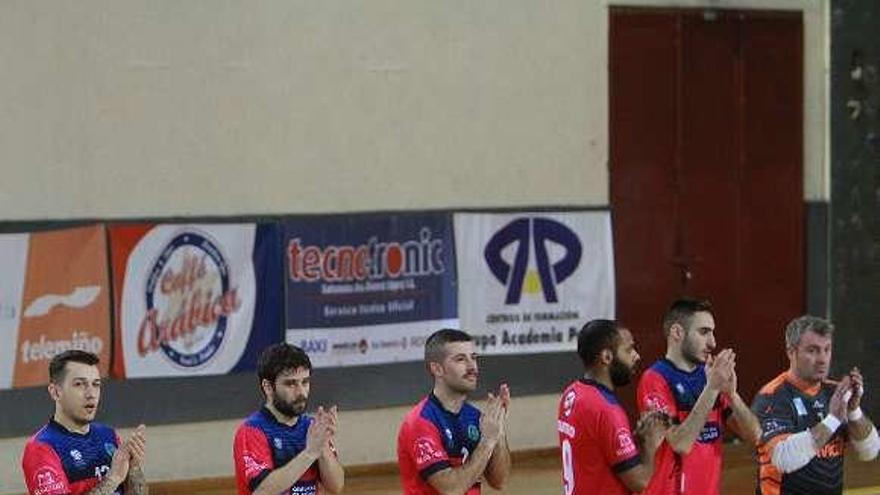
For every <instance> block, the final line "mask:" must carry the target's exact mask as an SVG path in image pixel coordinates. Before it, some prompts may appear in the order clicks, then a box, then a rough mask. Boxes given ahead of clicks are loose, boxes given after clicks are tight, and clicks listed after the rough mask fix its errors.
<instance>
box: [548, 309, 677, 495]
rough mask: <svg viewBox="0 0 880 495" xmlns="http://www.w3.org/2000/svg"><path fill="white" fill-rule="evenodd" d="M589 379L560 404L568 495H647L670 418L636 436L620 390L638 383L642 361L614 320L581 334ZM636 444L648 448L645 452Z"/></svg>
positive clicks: (651, 422) (648, 419)
mask: <svg viewBox="0 0 880 495" xmlns="http://www.w3.org/2000/svg"><path fill="white" fill-rule="evenodd" d="M577 352H578V356H580V358H581V362H583V364H584V376H583V378H581V379H580V380H577V381H575V382H573V383H571V384H570V385H569V386H568V387H566V389H565V391H563V393H562V398H561V399H560V401H559V413H558V417H557V429H558V430H559V444H560V447H561V451H562V482H563V486H564V493H565V495H593V494H595V495H626V494H629V493H632V492H638V491H641V490H643V489H644V488H645V487H646V486H647V485H648V482H649V480H650V479H651V475H652V473H653V471H654V452H655V451H656V450H657V446H658V445H659V444H660V442H661V441H662V439H663V433H664V431H665V429H666V426H667V425H666V422H665V416H663V415H661V414H654V413H649V414H647V415H645V416H644V417H643V418H642V419H640V420H639V424H638V425H637V427H636V436H635V437H634V436H633V432H632V430H631V429H630V424H629V419H628V418H627V415H626V411H624V409H623V407H622V406H621V405H620V403H619V402H618V400H617V396H616V395H615V389H616V388H618V387H622V386H624V385H627V384H628V383H630V382H631V381H632V378H633V373H634V371H635V368H636V366H637V363H638V361H639V359H640V358H639V353H638V352H637V351H636V349H635V342H634V341H633V338H632V334H631V333H630V332H629V330H627V329H626V328H622V327H619V326H618V324H617V323H616V322H614V321H611V320H593V321H590V322H589V323H587V324H586V325H584V326H583V328H581V331H580V333H578V348H577ZM636 439H638V441H639V442H640V443H641V444H642V450H641V452H640V450H639V447H638V445H637V442H636Z"/></svg>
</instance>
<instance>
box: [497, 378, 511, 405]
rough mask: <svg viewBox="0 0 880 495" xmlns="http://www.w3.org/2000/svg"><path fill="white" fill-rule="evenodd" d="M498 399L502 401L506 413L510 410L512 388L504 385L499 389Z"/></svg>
mask: <svg viewBox="0 0 880 495" xmlns="http://www.w3.org/2000/svg"><path fill="white" fill-rule="evenodd" d="M498 398H499V399H500V400H501V407H503V408H504V411H505V412H508V411H509V410H510V387H508V386H507V384H506V383H502V384H501V385H500V386H499V387H498Z"/></svg>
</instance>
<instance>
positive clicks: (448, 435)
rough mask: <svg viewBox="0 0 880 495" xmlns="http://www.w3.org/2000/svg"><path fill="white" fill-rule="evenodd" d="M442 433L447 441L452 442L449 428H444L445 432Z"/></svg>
mask: <svg viewBox="0 0 880 495" xmlns="http://www.w3.org/2000/svg"><path fill="white" fill-rule="evenodd" d="M443 433H445V434H446V438H447V439H449V441H450V442H451V441H452V430H450V429H449V428H446V430H444V431H443Z"/></svg>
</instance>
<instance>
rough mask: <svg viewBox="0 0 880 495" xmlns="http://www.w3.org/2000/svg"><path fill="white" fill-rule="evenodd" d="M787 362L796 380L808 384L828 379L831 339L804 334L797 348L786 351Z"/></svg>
mask: <svg viewBox="0 0 880 495" xmlns="http://www.w3.org/2000/svg"><path fill="white" fill-rule="evenodd" d="M788 360H789V362H790V363H791V369H792V370H793V371H794V373H795V375H797V377H798V378H800V379H801V380H804V381H805V382H809V383H819V382H821V381H822V380H824V379H826V378H828V370H829V369H830V367H831V339H830V338H828V337H823V336H821V335H819V334H817V333H815V332H810V331H807V332H804V333H803V334H802V335H801V340H800V341H799V342H798V343H797V346H795V347H794V348H793V349H789V350H788Z"/></svg>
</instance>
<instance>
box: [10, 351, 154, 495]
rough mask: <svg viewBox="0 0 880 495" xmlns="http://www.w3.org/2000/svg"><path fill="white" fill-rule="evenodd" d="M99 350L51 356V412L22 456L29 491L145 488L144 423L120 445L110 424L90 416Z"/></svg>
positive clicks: (93, 493)
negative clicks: (53, 409) (52, 407)
mask: <svg viewBox="0 0 880 495" xmlns="http://www.w3.org/2000/svg"><path fill="white" fill-rule="evenodd" d="M97 365H98V356H96V355H94V354H92V353H90V352H85V351H80V350H68V351H64V352H62V353H60V354H57V355H55V356H54V357H53V358H52V360H51V361H50V362H49V387H48V389H49V395H50V396H51V397H52V400H53V401H55V413H54V414H53V416H52V419H50V420H49V423H48V424H46V426H44V427H43V428H41V429H40V431H38V432H37V433H36V434H35V435H34V436H33V437H31V438H30V440H28V442H27V444H26V445H25V448H24V454H23V456H22V460H21V466H22V471H23V473H24V480H25V485H27V489H28V493H29V494H30V495H62V494H64V495H82V494H85V495H108V494H111V493H112V494H123V493H124V494H126V495H139V494H145V493H147V483H146V480H145V477H144V472H143V466H144V457H145V447H146V444H145V437H144V432H145V428H144V425H140V426H138V427H137V429H136V430H135V431H134V433H132V435H131V437H130V438H129V439H128V440H126V441H125V442H122V444H121V445H120V440H119V436H118V435H117V434H116V432H115V431H114V430H113V428H110V427H109V426H106V425H103V424H100V423H97V422H95V421H94V419H95V415H96V414H97V412H98V404H99V403H100V400H101V373H100V372H99V371H98V366H97Z"/></svg>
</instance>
